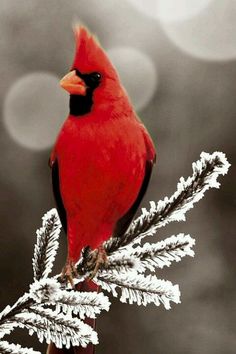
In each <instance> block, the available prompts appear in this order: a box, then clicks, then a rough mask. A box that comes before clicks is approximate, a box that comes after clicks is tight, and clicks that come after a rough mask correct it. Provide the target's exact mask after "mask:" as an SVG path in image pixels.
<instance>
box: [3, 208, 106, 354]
mask: <svg viewBox="0 0 236 354" xmlns="http://www.w3.org/2000/svg"><path fill="white" fill-rule="evenodd" d="M60 227H61V224H60V221H59V217H58V214H57V211H56V210H55V209H52V210H51V211H49V212H48V213H46V214H45V215H44V217H43V224H42V227H41V228H40V229H39V230H38V231H37V242H36V246H35V251H34V259H33V270H34V282H33V283H32V284H31V285H30V286H29V292H28V293H25V294H24V295H23V296H21V297H20V298H19V299H18V300H17V301H16V303H15V304H14V305H13V306H12V307H10V306H7V307H6V308H5V309H4V310H3V311H2V312H1V313H0V339H2V338H3V337H4V336H5V335H7V334H10V333H11V332H12V331H13V330H14V329H15V328H16V327H20V328H27V329H28V330H29V333H30V334H31V335H32V334H33V333H35V334H36V335H37V336H38V339H39V340H40V341H41V342H42V341H43V340H45V341H46V342H47V343H49V342H53V343H55V345H56V346H57V347H58V348H61V347H62V345H64V346H66V347H67V348H69V347H70V346H82V347H86V346H87V345H88V344H89V343H92V344H97V343H98V338H97V333H96V332H95V331H94V330H93V328H92V327H90V326H89V325H88V324H86V323H84V322H83V321H82V320H79V319H78V318H77V317H74V316H73V314H78V315H79V316H80V317H81V318H84V317H85V316H86V317H91V318H95V317H96V316H97V315H98V314H100V313H101V311H102V310H106V311H108V310H109V306H110V302H109V300H108V298H107V297H106V296H105V295H104V294H103V293H100V294H98V293H97V292H88V293H87V292H84V293H80V292H75V291H71V289H69V288H68V289H65V286H64V285H63V284H62V283H60V282H59V281H58V280H57V278H58V277H56V278H49V277H48V275H49V273H50V272H51V270H52V267H53V263H54V259H55V255H56V253H57V248H58V237H59V233H60ZM1 348H2V349H1ZM0 353H22V354H33V353H36V352H34V351H33V350H32V349H28V348H21V347H20V346H19V345H15V344H10V343H8V342H6V341H1V342H0Z"/></svg>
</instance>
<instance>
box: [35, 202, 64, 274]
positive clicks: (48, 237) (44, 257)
mask: <svg viewBox="0 0 236 354" xmlns="http://www.w3.org/2000/svg"><path fill="white" fill-rule="evenodd" d="M42 220H43V224H42V227H41V228H40V229H39V230H37V231H36V234H37V242H36V245H35V248H34V258H33V272H34V280H40V279H41V278H47V277H48V275H49V274H50V273H51V270H52V266H53V263H54V260H55V256H56V254H57V249H58V246H59V243H58V238H59V234H60V230H61V222H60V219H59V216H58V213H57V210H56V209H51V210H50V211H48V212H47V213H46V214H45V215H44V216H43V218H42Z"/></svg>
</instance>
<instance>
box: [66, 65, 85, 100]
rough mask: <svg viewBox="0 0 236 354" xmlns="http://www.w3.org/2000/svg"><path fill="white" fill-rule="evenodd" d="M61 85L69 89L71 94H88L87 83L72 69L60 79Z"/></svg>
mask: <svg viewBox="0 0 236 354" xmlns="http://www.w3.org/2000/svg"><path fill="white" fill-rule="evenodd" d="M60 85H61V87H63V88H64V89H65V90H66V91H68V92H69V93H70V94H71V95H82V96H85V95H86V84H85V82H84V80H82V79H81V78H80V77H79V76H78V75H76V71H75V70H73V71H70V72H69V73H68V74H66V75H65V76H64V77H63V78H62V79H61V81H60Z"/></svg>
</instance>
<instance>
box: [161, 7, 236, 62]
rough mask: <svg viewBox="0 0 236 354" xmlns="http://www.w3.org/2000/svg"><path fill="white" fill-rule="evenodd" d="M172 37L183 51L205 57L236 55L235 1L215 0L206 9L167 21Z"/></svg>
mask: <svg viewBox="0 0 236 354" xmlns="http://www.w3.org/2000/svg"><path fill="white" fill-rule="evenodd" d="M162 26H163V29H164V31H165V33H166V35H167V36H168V37H169V39H170V40H171V41H172V42H173V43H174V44H175V45H176V46H177V47H179V48H180V49H181V50H183V51H184V52H186V53H188V54H190V55H192V56H194V57H197V58H200V59H205V60H218V61H221V60H232V59H235V58H236V1H235V0H224V1H217V0H214V1H213V2H212V3H211V6H209V7H208V8H207V9H206V10H205V11H203V12H201V13H199V14H198V16H195V17H194V18H192V19H191V21H190V20H189V21H184V22H181V23H164V22H162Z"/></svg>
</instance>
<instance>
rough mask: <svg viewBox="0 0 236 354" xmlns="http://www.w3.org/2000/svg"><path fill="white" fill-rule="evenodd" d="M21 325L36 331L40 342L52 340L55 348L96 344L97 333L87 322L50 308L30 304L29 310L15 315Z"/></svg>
mask: <svg viewBox="0 0 236 354" xmlns="http://www.w3.org/2000/svg"><path fill="white" fill-rule="evenodd" d="M15 320H16V321H17V322H19V323H20V325H21V326H23V327H25V328H27V329H28V330H29V334H30V335H32V334H33V333H36V335H37V337H38V339H39V341H40V342H43V340H44V339H45V340H46V343H48V344H49V343H50V342H53V343H54V344H55V345H56V347H57V348H62V346H63V345H64V346H65V347H66V348H70V346H71V345H72V346H82V347H86V346H87V345H88V344H89V343H93V344H97V343H98V339H97V333H96V332H95V331H94V330H93V329H92V328H91V327H90V326H89V325H87V324H85V323H84V322H82V321H81V320H79V319H77V318H72V317H71V316H69V315H65V314H62V313H60V314H56V313H55V312H53V311H52V310H51V309H44V308H43V307H40V306H37V307H35V306H31V307H30V309H29V312H23V313H20V314H17V315H16V316H15Z"/></svg>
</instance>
